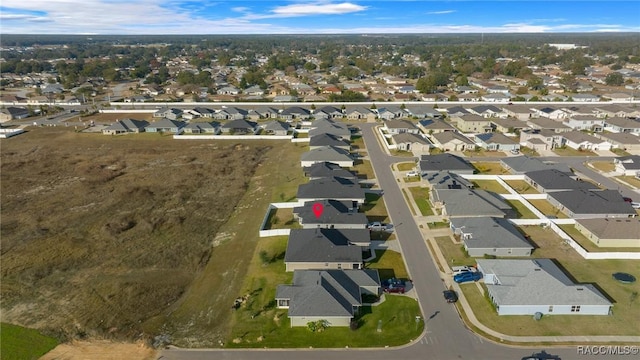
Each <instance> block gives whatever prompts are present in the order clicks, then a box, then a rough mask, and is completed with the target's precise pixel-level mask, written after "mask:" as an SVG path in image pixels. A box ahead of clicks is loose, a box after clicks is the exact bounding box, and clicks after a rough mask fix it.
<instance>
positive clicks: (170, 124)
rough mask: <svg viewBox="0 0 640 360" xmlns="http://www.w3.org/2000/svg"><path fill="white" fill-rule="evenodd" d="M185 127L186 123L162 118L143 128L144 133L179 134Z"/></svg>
mask: <svg viewBox="0 0 640 360" xmlns="http://www.w3.org/2000/svg"><path fill="white" fill-rule="evenodd" d="M185 125H186V123H185V122H184V121H180V120H171V119H167V118H164V119H160V120H156V121H154V122H152V123H150V124H149V125H147V127H145V128H144V131H145V132H167V133H174V134H180V133H181V132H182V128H184V126H185Z"/></svg>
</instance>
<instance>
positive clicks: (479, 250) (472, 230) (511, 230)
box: [450, 217, 533, 257]
mask: <svg viewBox="0 0 640 360" xmlns="http://www.w3.org/2000/svg"><path fill="white" fill-rule="evenodd" d="M450 226H451V230H453V233H454V234H455V235H458V236H460V239H461V240H462V242H463V243H464V248H465V250H466V251H467V253H468V254H469V256H472V257H483V256H485V255H493V256H529V255H531V251H533V246H532V245H531V244H530V243H529V241H527V239H526V238H525V237H524V236H523V235H522V233H520V232H519V231H518V229H517V228H516V227H515V226H514V225H513V224H512V223H511V222H510V221H509V220H507V219H504V218H494V217H461V218H451V220H450Z"/></svg>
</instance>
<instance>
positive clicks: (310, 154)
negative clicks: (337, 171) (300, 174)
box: [300, 146, 353, 163]
mask: <svg viewBox="0 0 640 360" xmlns="http://www.w3.org/2000/svg"><path fill="white" fill-rule="evenodd" d="M300 160H301V161H325V162H332V163H338V162H342V161H353V158H351V154H350V153H349V152H348V151H346V150H344V149H342V148H338V147H335V146H320V147H317V148H315V149H311V150H309V151H307V152H306V153H304V154H302V156H300Z"/></svg>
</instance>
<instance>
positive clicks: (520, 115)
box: [502, 104, 533, 121]
mask: <svg viewBox="0 0 640 360" xmlns="http://www.w3.org/2000/svg"><path fill="white" fill-rule="evenodd" d="M502 111H503V112H504V113H505V114H507V116H508V117H512V118H516V119H518V120H521V121H527V120H529V119H530V118H531V117H533V111H532V110H531V108H530V107H529V106H528V105H519V104H513V105H507V106H503V107H502Z"/></svg>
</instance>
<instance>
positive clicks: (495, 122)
mask: <svg viewBox="0 0 640 360" xmlns="http://www.w3.org/2000/svg"><path fill="white" fill-rule="evenodd" d="M491 127H493V130H494V131H498V132H501V133H503V134H505V133H517V132H519V131H522V130H523V129H525V128H527V127H528V125H527V123H526V122H524V121H520V120H515V119H502V118H495V119H491Z"/></svg>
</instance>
